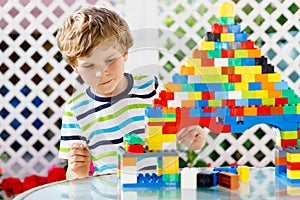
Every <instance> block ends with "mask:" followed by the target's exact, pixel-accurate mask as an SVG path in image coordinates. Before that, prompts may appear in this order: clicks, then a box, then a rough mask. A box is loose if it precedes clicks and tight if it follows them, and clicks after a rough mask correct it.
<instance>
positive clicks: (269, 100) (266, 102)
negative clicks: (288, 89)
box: [262, 98, 275, 106]
mask: <svg viewBox="0 0 300 200" xmlns="http://www.w3.org/2000/svg"><path fill="white" fill-rule="evenodd" d="M262 105H267V106H274V105H275V99H274V98H264V99H262Z"/></svg>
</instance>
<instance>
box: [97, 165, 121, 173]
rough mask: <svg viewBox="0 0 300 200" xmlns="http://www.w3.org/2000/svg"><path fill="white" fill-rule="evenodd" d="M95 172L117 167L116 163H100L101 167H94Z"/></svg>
mask: <svg viewBox="0 0 300 200" xmlns="http://www.w3.org/2000/svg"><path fill="white" fill-rule="evenodd" d="M94 169H95V171H96V172H103V171H105V170H108V169H117V164H107V165H102V166H101V167H96V166H95V167H94Z"/></svg>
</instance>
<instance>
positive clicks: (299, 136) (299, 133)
mask: <svg viewBox="0 0 300 200" xmlns="http://www.w3.org/2000/svg"><path fill="white" fill-rule="evenodd" d="M298 138H300V130H298Z"/></svg>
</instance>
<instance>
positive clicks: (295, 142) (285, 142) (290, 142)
mask: <svg viewBox="0 0 300 200" xmlns="http://www.w3.org/2000/svg"><path fill="white" fill-rule="evenodd" d="M281 146H282V147H283V148H286V147H288V146H298V140H297V139H294V140H283V139H281Z"/></svg>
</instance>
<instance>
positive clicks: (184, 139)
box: [177, 125, 207, 151]
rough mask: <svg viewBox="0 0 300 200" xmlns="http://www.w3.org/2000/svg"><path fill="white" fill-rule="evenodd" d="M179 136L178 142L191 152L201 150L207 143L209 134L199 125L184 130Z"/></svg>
mask: <svg viewBox="0 0 300 200" xmlns="http://www.w3.org/2000/svg"><path fill="white" fill-rule="evenodd" d="M177 135H178V136H177V142H178V143H179V144H183V145H184V146H186V147H187V148H188V149H189V150H193V151H194V150H201V149H202V147H203V146H204V145H205V143H206V136H207V133H206V131H205V130H204V129H203V128H201V127H200V126H198V125H195V126H189V127H187V128H183V129H181V130H180V131H179V133H178V134H177Z"/></svg>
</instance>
